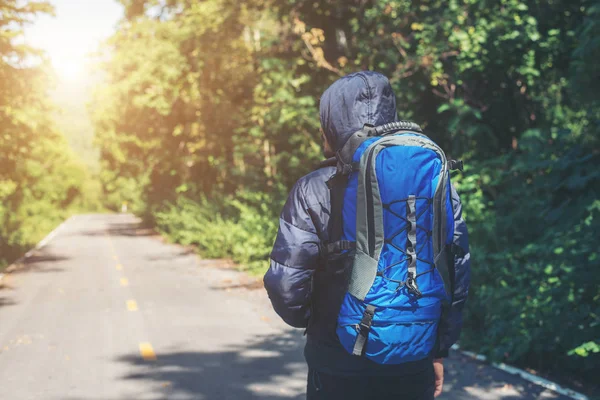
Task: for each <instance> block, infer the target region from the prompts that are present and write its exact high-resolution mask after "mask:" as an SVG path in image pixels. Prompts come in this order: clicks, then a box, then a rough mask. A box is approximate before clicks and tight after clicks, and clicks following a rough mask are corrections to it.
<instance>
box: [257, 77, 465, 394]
mask: <svg viewBox="0 0 600 400" xmlns="http://www.w3.org/2000/svg"><path fill="white" fill-rule="evenodd" d="M320 120H321V131H322V139H323V141H324V143H323V148H324V153H325V156H326V157H331V156H333V155H334V154H335V152H336V151H338V150H340V149H341V148H342V146H343V145H344V144H345V142H346V141H347V140H348V138H349V137H350V136H351V135H352V134H353V133H354V132H356V131H358V130H360V129H361V128H362V127H363V126H365V124H369V125H370V126H381V125H383V124H386V123H388V122H392V121H397V111H396V98H395V95H394V93H393V90H392V87H391V85H390V83H389V81H388V79H387V78H386V77H385V76H383V75H382V74H379V73H376V72H371V71H364V72H358V73H353V74H350V75H347V76H345V77H342V78H340V79H339V80H337V81H336V82H335V83H334V84H333V85H331V87H329V88H328V89H327V90H326V91H325V93H324V94H323V96H322V98H321V102H320ZM335 173H336V168H335V167H334V166H332V164H330V166H325V167H322V168H319V169H317V170H315V171H313V172H311V173H309V174H308V175H306V176H304V177H302V178H300V180H298V182H297V183H296V184H295V185H294V187H293V188H292V190H291V192H290V194H289V197H288V199H287V202H286V204H285V206H284V208H283V211H282V212H281V217H280V226H279V232H278V234H277V237H276V240H275V244H274V246H273V251H272V253H271V264H270V268H269V270H268V271H267V273H266V274H265V276H264V285H265V288H266V290H267V293H268V295H269V298H270V300H271V302H272V305H273V307H274V309H275V311H276V312H277V313H278V314H279V316H280V317H281V318H282V319H283V320H284V321H285V322H286V323H287V324H289V325H291V326H293V327H297V328H306V327H307V325H308V322H309V319H310V316H311V285H312V277H313V274H314V272H315V270H316V269H317V267H318V265H319V256H320V255H319V252H320V250H319V243H322V242H326V241H327V239H328V237H327V235H328V224H329V219H330V214H331V213H330V210H331V202H330V193H329V189H328V186H327V181H328V180H329V179H330V178H331V177H332V176H333V175H334V174H335ZM451 193H452V204H453V211H454V222H455V229H454V237H453V243H454V245H455V246H457V247H459V248H460V249H461V250H462V251H461V252H460V254H458V255H455V256H454V270H455V276H454V291H453V299H452V303H451V304H450V306H449V309H448V312H447V313H446V314H445V317H444V320H443V321H440V323H439V325H438V326H439V327H438V332H437V343H436V346H435V349H434V350H433V351H432V354H430V356H428V357H426V358H425V359H422V360H416V361H409V362H402V363H399V364H379V363H376V362H374V361H372V360H369V359H368V358H366V357H356V356H354V355H352V354H350V353H349V352H348V351H346V350H345V349H344V348H343V347H342V346H340V345H335V344H334V345H332V344H331V343H327V342H324V341H321V340H320V339H319V337H318V336H317V335H313V334H311V330H308V336H307V340H306V345H305V350H304V355H305V359H306V362H307V364H308V369H309V372H308V383H307V399H308V400H318V399H327V400H336V399H344V400H351V399H378V400H379V399H396V400H397V399H414V400H421V399H423V400H425V399H433V398H434V396H435V397H437V396H438V395H439V394H440V393H441V391H442V385H443V379H444V370H443V358H445V357H447V356H448V350H449V348H450V346H451V345H452V344H454V343H455V342H456V340H457V339H458V336H459V333H460V330H461V327H462V310H463V307H464V304H465V301H466V298H467V293H468V288H469V279H470V269H469V268H470V267H469V257H470V254H469V246H468V236H467V227H466V224H465V222H464V220H463V218H462V207H461V203H460V199H459V197H458V195H457V193H456V191H455V190H454V189H453V188H452V191H451ZM450 215H451V214H450Z"/></svg>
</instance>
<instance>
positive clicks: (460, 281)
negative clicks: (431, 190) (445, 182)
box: [434, 187, 471, 358]
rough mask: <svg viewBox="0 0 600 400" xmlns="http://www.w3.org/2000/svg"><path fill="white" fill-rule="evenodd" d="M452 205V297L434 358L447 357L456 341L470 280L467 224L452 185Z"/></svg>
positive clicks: (440, 331)
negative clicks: (453, 247)
mask: <svg viewBox="0 0 600 400" xmlns="http://www.w3.org/2000/svg"><path fill="white" fill-rule="evenodd" d="M452 206H453V208H454V246H455V248H456V250H457V251H456V252H455V256H454V297H453V301H452V304H451V305H450V307H449V308H448V310H447V312H446V314H445V316H444V318H443V320H442V321H440V328H439V331H438V349H437V352H436V353H435V354H434V356H435V357H436V358H440V357H448V351H449V350H450V347H451V346H452V345H453V344H454V343H456V341H457V340H458V337H459V336H460V331H461V329H462V325H463V316H462V313H463V308H464V306H465V302H466V301H467V295H468V293H469V284H470V281H471V254H470V252H469V235H468V232H467V224H466V223H465V221H464V220H463V218H462V204H461V202H460V198H459V197H458V193H457V192H456V190H455V189H454V187H452Z"/></svg>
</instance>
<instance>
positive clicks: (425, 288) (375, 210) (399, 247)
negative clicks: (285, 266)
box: [307, 121, 462, 364]
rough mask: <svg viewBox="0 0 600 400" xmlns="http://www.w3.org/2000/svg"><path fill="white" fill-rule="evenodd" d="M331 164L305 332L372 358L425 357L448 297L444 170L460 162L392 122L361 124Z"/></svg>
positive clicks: (450, 221) (450, 273)
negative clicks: (326, 218) (324, 228)
mask: <svg viewBox="0 0 600 400" xmlns="http://www.w3.org/2000/svg"><path fill="white" fill-rule="evenodd" d="M335 164H336V166H337V171H336V174H335V175H334V176H333V177H332V178H331V179H330V180H329V181H328V182H327V185H328V187H329V189H330V197H331V215H330V223H329V232H328V233H329V240H328V241H327V242H322V243H321V244H320V253H321V262H320V263H319V266H318V268H317V269H316V271H315V273H314V274H313V280H312V285H313V288H312V295H311V318H310V320H309V326H308V329H307V330H308V332H309V334H311V335H315V336H318V337H319V338H320V339H321V340H324V341H326V342H331V343H332V344H337V345H338V346H339V345H340V344H341V346H342V347H343V348H344V349H346V351H348V352H349V353H350V354H353V355H355V356H361V357H367V358H368V359H370V360H372V361H375V362H377V363H379V364H400V363H404V362H408V361H416V360H421V359H424V358H426V357H428V356H429V355H430V354H431V353H432V351H433V350H434V348H435V345H436V339H437V329H438V325H439V322H440V318H441V316H442V312H443V311H444V310H445V309H446V308H447V306H448V305H449V304H451V301H452V293H453V279H454V262H453V255H452V251H451V250H452V247H451V244H452V240H453V235H454V215H453V208H452V200H451V191H450V172H449V171H450V170H451V169H457V168H459V169H462V162H456V161H448V160H446V155H445V154H444V152H443V151H442V150H441V149H440V148H439V147H438V146H437V145H436V144H435V143H434V142H433V141H432V140H430V139H429V138H427V137H426V136H425V135H423V134H422V133H421V129H420V127H419V126H418V125H416V124H414V123H412V122H408V121H398V122H392V123H390V124H386V125H383V126H380V127H372V126H368V125H365V127H364V128H363V129H361V130H360V131H358V132H356V133H355V134H354V135H352V136H351V137H350V139H348V141H347V142H346V143H345V145H344V146H343V148H342V149H340V150H339V151H338V152H337V154H336V160H335Z"/></svg>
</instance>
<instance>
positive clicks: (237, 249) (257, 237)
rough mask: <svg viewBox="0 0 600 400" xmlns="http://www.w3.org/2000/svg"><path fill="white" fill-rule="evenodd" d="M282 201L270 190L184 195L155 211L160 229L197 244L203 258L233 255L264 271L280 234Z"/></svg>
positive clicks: (249, 267) (244, 265) (245, 265)
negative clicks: (217, 195) (209, 197)
mask: <svg viewBox="0 0 600 400" xmlns="http://www.w3.org/2000/svg"><path fill="white" fill-rule="evenodd" d="M280 208H281V204H280V203H277V202H276V201H273V200H272V199H271V196H269V195H267V194H266V193H241V194H240V195H238V196H237V197H235V198H234V197H228V198H225V199H223V200H222V201H216V200H212V201H209V200H207V199H206V198H203V199H200V200H198V201H194V200H191V199H189V198H185V197H180V198H178V199H177V201H176V202H175V204H168V205H166V206H165V207H163V209H162V210H161V211H157V212H155V213H154V219H155V223H156V226H157V228H158V230H159V231H160V232H161V233H163V234H164V235H166V236H167V237H168V238H169V239H170V240H172V241H173V242H175V243H180V244H183V245H193V246H196V247H197V248H198V251H199V252H200V254H202V256H203V257H208V258H230V259H232V260H233V261H235V262H236V263H238V264H239V265H240V268H241V269H243V270H246V271H249V272H251V273H254V274H260V273H264V272H265V271H266V269H267V267H268V261H267V260H268V259H269V254H270V252H271V247H272V245H273V241H274V239H275V235H276V234H277V228H278V223H277V221H278V220H277V213H278V212H279V210H280Z"/></svg>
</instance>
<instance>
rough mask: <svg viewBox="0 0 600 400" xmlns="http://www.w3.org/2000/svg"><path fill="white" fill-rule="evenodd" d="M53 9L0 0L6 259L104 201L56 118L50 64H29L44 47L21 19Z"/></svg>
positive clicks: (1, 259)
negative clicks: (33, 45) (30, 39)
mask: <svg viewBox="0 0 600 400" xmlns="http://www.w3.org/2000/svg"><path fill="white" fill-rule="evenodd" d="M51 11H52V9H51V7H50V6H49V5H48V4H47V3H43V2H29V1H3V2H0V16H2V18H1V19H0V267H2V266H3V265H5V264H6V263H8V262H10V261H12V260H14V259H15V258H17V257H18V256H20V255H21V254H22V253H23V252H24V251H25V250H26V249H28V248H29V247H30V246H31V245H32V244H34V243H36V242H37V241H39V240H40V239H41V238H42V237H43V236H44V235H46V234H47V233H48V232H49V231H50V230H52V228H54V227H55V226H56V225H58V223H59V222H61V221H62V220H63V219H64V218H65V217H66V216H67V215H68V214H69V213H70V212H73V211H75V210H81V209H89V208H92V209H97V208H98V207H100V204H98V203H97V202H96V201H95V200H94V198H93V197H92V195H93V194H94V193H95V194H98V192H99V190H100V188H99V187H98V186H97V185H94V182H93V180H92V179H91V178H90V176H89V173H88V172H87V170H86V168H85V166H84V165H83V164H82V163H81V161H79V160H78V159H77V158H76V157H75V155H74V154H73V152H72V151H71V150H70V149H69V147H68V145H67V142H66V140H65V138H64V137H63V136H62V134H61V133H60V132H58V130H57V129H56V127H55V125H54V121H53V119H52V115H53V112H54V109H53V107H52V105H51V104H50V102H49V100H48V98H47V95H46V93H47V92H48V89H49V87H50V86H49V85H50V82H51V80H50V78H49V76H48V75H47V74H46V72H45V68H46V65H45V64H44V63H40V64H39V65H38V66H28V65H31V64H33V63H32V62H31V61H32V60H33V59H35V58H36V57H37V54H38V52H37V51H35V50H33V49H30V48H28V47H27V46H24V45H22V44H19V43H20V42H19V39H20V36H21V35H22V29H23V24H25V23H26V22H28V21H29V20H30V19H31V18H32V17H33V16H34V15H35V14H36V13H42V12H51ZM26 61H27V62H26Z"/></svg>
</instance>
